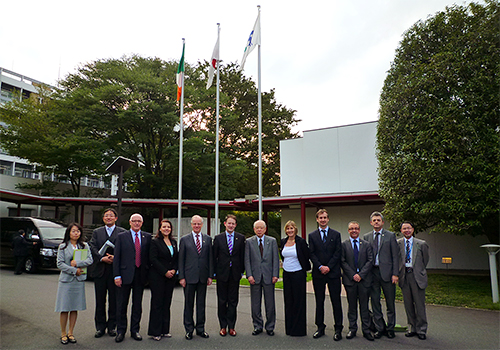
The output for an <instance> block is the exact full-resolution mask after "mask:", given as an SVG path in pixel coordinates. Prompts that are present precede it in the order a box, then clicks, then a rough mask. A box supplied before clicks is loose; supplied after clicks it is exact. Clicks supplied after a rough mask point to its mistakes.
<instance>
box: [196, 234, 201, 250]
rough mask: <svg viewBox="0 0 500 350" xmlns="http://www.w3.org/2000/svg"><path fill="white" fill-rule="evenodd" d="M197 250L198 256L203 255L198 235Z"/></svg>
mask: <svg viewBox="0 0 500 350" xmlns="http://www.w3.org/2000/svg"><path fill="white" fill-rule="evenodd" d="M196 249H197V250H198V254H201V243H200V235H196Z"/></svg>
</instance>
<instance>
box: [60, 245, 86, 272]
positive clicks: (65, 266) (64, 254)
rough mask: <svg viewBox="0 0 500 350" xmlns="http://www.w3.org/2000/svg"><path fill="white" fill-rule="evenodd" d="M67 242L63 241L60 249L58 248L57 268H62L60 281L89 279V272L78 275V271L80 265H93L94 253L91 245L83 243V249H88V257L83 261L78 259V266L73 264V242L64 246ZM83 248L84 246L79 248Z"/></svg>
mask: <svg viewBox="0 0 500 350" xmlns="http://www.w3.org/2000/svg"><path fill="white" fill-rule="evenodd" d="M65 244H66V243H61V244H60V245H59V249H57V268H58V269H59V270H61V274H60V275H59V282H73V281H74V280H78V281H85V280H86V279H87V274H81V275H80V276H77V275H76V271H77V269H78V268H79V267H87V266H90V265H92V253H91V251H90V248H89V245H88V244H87V243H83V249H87V259H85V260H83V261H77V263H76V267H74V266H71V260H73V252H74V250H75V249H74V248H73V246H72V245H71V243H68V245H67V246H66V247H65V248H63V247H64V245H65ZM77 249H82V248H77Z"/></svg>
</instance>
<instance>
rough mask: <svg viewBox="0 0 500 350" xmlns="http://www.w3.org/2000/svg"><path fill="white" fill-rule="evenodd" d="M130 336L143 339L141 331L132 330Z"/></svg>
mask: <svg viewBox="0 0 500 350" xmlns="http://www.w3.org/2000/svg"><path fill="white" fill-rule="evenodd" d="M130 336H131V337H132V338H134V339H135V340H142V337H141V335H140V334H139V332H132V333H131V334H130Z"/></svg>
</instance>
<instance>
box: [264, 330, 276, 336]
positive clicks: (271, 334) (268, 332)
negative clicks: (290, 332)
mask: <svg viewBox="0 0 500 350" xmlns="http://www.w3.org/2000/svg"><path fill="white" fill-rule="evenodd" d="M266 333H267V335H270V336H271V337H272V336H273V335H274V331H273V330H272V329H267V330H266Z"/></svg>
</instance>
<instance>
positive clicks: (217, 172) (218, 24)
mask: <svg viewBox="0 0 500 350" xmlns="http://www.w3.org/2000/svg"><path fill="white" fill-rule="evenodd" d="M219 38H220V23H217V43H218V45H219V50H220V42H219ZM219 57H220V51H219ZM219 57H217V63H216V64H217V92H216V96H217V98H216V99H217V102H216V103H217V104H216V107H215V108H216V112H215V114H216V118H217V126H216V128H217V135H216V137H215V225H216V227H217V229H216V231H215V232H216V234H217V233H218V232H219V230H220V227H219V225H218V223H219V137H220V134H219V133H220V130H219V84H220V80H219Z"/></svg>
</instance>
